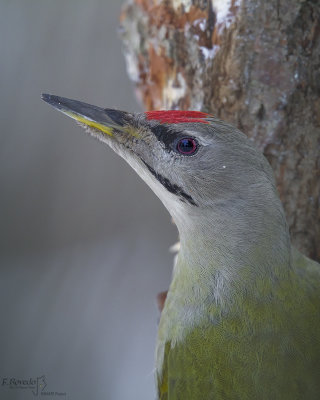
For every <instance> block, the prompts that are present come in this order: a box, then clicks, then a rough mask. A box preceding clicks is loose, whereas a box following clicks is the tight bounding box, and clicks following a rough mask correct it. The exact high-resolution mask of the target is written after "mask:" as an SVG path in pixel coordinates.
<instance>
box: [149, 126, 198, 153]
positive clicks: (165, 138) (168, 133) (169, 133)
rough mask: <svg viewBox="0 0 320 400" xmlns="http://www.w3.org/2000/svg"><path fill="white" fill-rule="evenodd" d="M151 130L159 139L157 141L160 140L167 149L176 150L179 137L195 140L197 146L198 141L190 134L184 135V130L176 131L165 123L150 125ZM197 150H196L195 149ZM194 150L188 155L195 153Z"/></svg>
mask: <svg viewBox="0 0 320 400" xmlns="http://www.w3.org/2000/svg"><path fill="white" fill-rule="evenodd" d="M151 131H152V132H153V133H154V135H155V136H156V138H157V139H158V140H159V142H161V143H162V144H163V145H164V147H165V149H166V150H167V151H172V150H173V151H175V152H177V144H178V142H179V140H181V139H188V138H189V139H191V140H195V141H196V144H197V148H198V147H199V143H198V141H197V140H196V139H195V138H193V137H191V136H186V134H185V132H183V131H181V132H180V131H177V130H173V129H170V127H168V126H166V125H160V124H159V125H156V126H153V127H151ZM196 151H197V150H196ZM196 151H194V152H193V153H192V154H189V155H193V154H195V153H196ZM178 153H179V154H183V153H180V152H179V151H178Z"/></svg>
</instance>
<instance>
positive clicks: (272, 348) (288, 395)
mask: <svg viewBox="0 0 320 400" xmlns="http://www.w3.org/2000/svg"><path fill="white" fill-rule="evenodd" d="M319 290H320V268H319V264H317V263H315V262H313V261H311V260H310V259H308V258H306V257H304V256H302V255H301V254H300V253H298V252H297V251H295V250H293V257H292V268H290V270H289V271H288V273H285V274H283V275H282V276H281V274H280V275H279V276H278V278H277V279H276V280H275V281H273V282H271V281H270V280H269V281H268V280H265V279H264V280H263V281H260V282H259V281H257V282H255V283H254V284H253V285H252V287H251V289H250V288H249V289H248V291H245V292H241V293H240V294H238V295H237V296H235V297H234V298H233V299H232V302H231V304H230V305H229V306H228V307H227V308H226V309H225V310H224V311H222V310H221V309H219V307H214V306H213V307H211V310H210V311H209V310H208V314H207V316H206V318H204V319H203V320H202V321H201V322H200V323H199V324H198V325H197V326H196V327H194V328H192V329H191V330H190V331H189V332H188V333H187V334H186V336H185V337H184V339H183V340H182V341H181V342H180V343H176V344H175V345H174V346H173V347H171V343H169V342H167V343H166V345H165V354H164V359H163V365H162V369H161V373H160V374H159V376H158V388H159V398H160V399H161V400H177V399H181V400H182V399H189V400H193V399H194V400H195V399H203V400H206V399H208V400H209V399H210V400H211V399H212V400H225V399H230V400H233V399H234V400H236V399H239V400H245V399H259V400H264V399H265V400H271V399H272V400H295V399H296V400H300V399H306V400H311V399H312V400H317V399H319V398H320V297H319ZM164 312H166V310H164Z"/></svg>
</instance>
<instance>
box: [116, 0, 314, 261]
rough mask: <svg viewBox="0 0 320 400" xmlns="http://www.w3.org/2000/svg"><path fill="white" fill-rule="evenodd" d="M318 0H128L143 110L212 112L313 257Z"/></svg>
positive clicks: (132, 67) (126, 22) (124, 21)
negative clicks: (244, 142) (253, 157)
mask: <svg viewBox="0 0 320 400" xmlns="http://www.w3.org/2000/svg"><path fill="white" fill-rule="evenodd" d="M319 21H320V2H319V0H291V1H287V0H269V1H264V0H166V1H165V0H164V1H161V0H131V1H130V2H129V3H127V5H126V6H125V7H124V9H123V12H122V15H121V25H122V37H123V41H124V52H125V57H126V62H127V68H128V73H129V75H130V77H131V79H132V80H133V81H134V83H135V86H136V91H137V95H138V98H139V99H140V100H141V101H142V103H143V104H144V106H145V108H146V109H147V110H150V109H182V110H184V109H192V110H202V111H206V112H210V113H212V114H213V115H215V116H217V117H218V118H221V119H223V120H226V121H228V122H230V123H233V124H234V125H235V126H237V127H239V128H240V129H241V130H242V131H244V132H245V133H246V134H247V135H248V136H249V137H250V138H252V140H254V142H255V143H256V144H257V146H258V147H259V148H260V149H261V150H262V151H263V152H264V154H265V155H266V157H267V158H268V160H269V161H270V163H271V165H272V167H273V169H274V172H275V176H276V180H277V185H278V189H279V193H280V197H281V200H282V202H283V204H284V208H285V211H286V214H287V219H288V223H289V227H290V232H291V238H292V242H293V244H294V245H295V246H296V247H297V248H298V249H300V250H301V251H302V252H304V253H305V254H307V255H308V256H310V257H312V258H314V259H318V260H319V259H320V226H319V225H320V224H319V222H320V200H319V195H320V151H319V150H320V98H319V94H320V23H319Z"/></svg>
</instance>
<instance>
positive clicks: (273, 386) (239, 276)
mask: <svg viewBox="0 0 320 400" xmlns="http://www.w3.org/2000/svg"><path fill="white" fill-rule="evenodd" d="M42 98H43V100H45V101H46V102H47V103H49V104H51V105H52V106H53V107H55V108H57V109H58V110H59V111H61V112H63V113H65V114H67V115H68V116H70V117H71V118H73V119H75V120H76V121H78V123H79V124H80V125H82V126H83V127H84V128H85V129H86V130H87V131H88V132H89V133H90V134H91V135H92V136H94V137H96V138H98V139H100V140H101V141H102V142H104V143H106V144H107V145H109V146H110V147H111V148H112V149H113V150H114V151H115V152H116V153H118V154H119V155H120V156H121V157H123V158H124V159H125V160H126V161H127V162H128V163H129V164H130V165H131V167H132V168H133V169H134V170H135V171H136V172H137V173H138V174H139V175H140V176H141V177H142V179H143V180H144V181H145V182H146V183H147V184H148V185H149V186H150V187H151V189H152V190H153V191H154V192H155V194H156V195H157V196H158V197H159V198H160V200H161V201H162V202H163V204H164V205H165V207H166V208H167V209H168V211H169V213H170V214H171V216H172V218H173V219H174V221H175V223H176V225H177V227H178V230H179V236H180V250H179V253H178V256H177V258H176V263H175V266H174V271H173V277H172V282H171V284H170V288H169V291H168V294H167V297H166V299H165V301H164V307H163V310H162V313H161V318H160V323H159V329H158V338H157V345H156V378H157V390H158V398H159V399H161V400H165V399H168V400H173V399H188V400H192V399H197V400H198V399H213V400H220V399H224V400H229V399H230V400H233V399H239V400H244V399H259V400H263V399H265V400H270V399H273V400H275V399H279V400H286V399H288V400H289V399H290V400H293V399H305V400H311V399H314V400H316V399H319V398H320V295H319V289H320V265H319V264H317V263H316V262H314V261H312V260H310V259H308V258H307V257H305V256H303V255H302V254H301V253H299V252H298V251H297V250H296V249H294V248H293V247H292V246H291V244H290V238H289V232H288V227H287V223H286V219H285V215H284V211H283V208H282V205H281V202H280V200H279V197H278V194H277V190H276V186H275V181H274V177H273V172H272V170H271V167H270V165H269V163H268V162H267V160H266V159H265V158H264V156H263V155H262V154H261V152H260V151H259V150H257V149H256V148H255V147H254V145H253V144H252V143H251V141H250V140H248V138H247V137H246V136H245V135H244V134H243V133H241V132H240V131H239V130H237V129H236V128H235V127H233V126H231V125H229V124H227V123H225V122H223V121H221V120H218V119H216V118H214V117H213V116H211V115H209V114H206V113H203V112H198V111H173V110H171V111H152V112H146V113H127V112H124V111H117V110H112V109H103V108H100V107H96V106H92V105H89V104H86V103H82V102H79V101H75V100H70V99H66V98H63V97H57V96H52V95H49V94H44V95H43V96H42Z"/></svg>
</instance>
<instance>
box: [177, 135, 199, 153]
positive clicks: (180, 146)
mask: <svg viewBox="0 0 320 400" xmlns="http://www.w3.org/2000/svg"><path fill="white" fill-rule="evenodd" d="M197 149H198V142H197V141H196V140H195V139H193V138H183V139H180V140H179V141H178V143H177V150H178V152H179V153H180V154H183V155H185V156H191V155H192V154H194V153H195V152H196V151H197Z"/></svg>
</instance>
